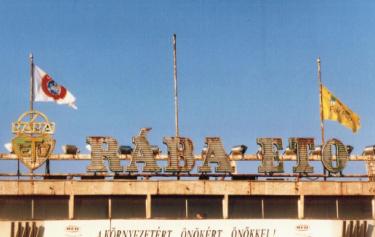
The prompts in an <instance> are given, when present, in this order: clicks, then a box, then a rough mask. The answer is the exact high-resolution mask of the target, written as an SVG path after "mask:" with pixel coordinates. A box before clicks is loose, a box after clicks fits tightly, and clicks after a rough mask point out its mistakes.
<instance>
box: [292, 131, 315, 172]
mask: <svg viewBox="0 0 375 237" xmlns="http://www.w3.org/2000/svg"><path fill="white" fill-rule="evenodd" d="M289 149H291V150H293V151H294V153H295V154H296V156H297V166H294V167H293V173H312V172H314V167H312V166H310V165H309V151H312V150H314V138H301V137H294V138H289Z"/></svg>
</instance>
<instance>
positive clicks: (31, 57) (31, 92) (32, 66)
mask: <svg viewBox="0 0 375 237" xmlns="http://www.w3.org/2000/svg"><path fill="white" fill-rule="evenodd" d="M29 61H30V111H33V110H34V57H33V54H32V53H30V54H29ZM32 117H33V114H32V113H31V114H30V121H31V120H32ZM30 172H31V176H30V179H33V176H32V174H33V173H34V172H33V170H32V169H31V171H30Z"/></svg>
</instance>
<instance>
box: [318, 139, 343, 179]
mask: <svg viewBox="0 0 375 237" xmlns="http://www.w3.org/2000/svg"><path fill="white" fill-rule="evenodd" d="M332 147H334V148H335V154H332ZM334 155H335V156H336V166H334V165H333V156H334ZM348 158H349V154H348V151H347V150H346V146H345V145H344V144H343V143H342V142H341V141H339V140H337V139H335V138H333V139H331V140H329V141H328V142H327V143H326V144H325V145H324V147H323V151H322V162H323V165H324V167H325V168H326V169H327V170H328V171H329V172H331V173H339V172H342V171H343V170H344V168H345V165H346V161H347V160H348Z"/></svg>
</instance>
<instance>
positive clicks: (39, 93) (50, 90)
mask: <svg viewBox="0 0 375 237" xmlns="http://www.w3.org/2000/svg"><path fill="white" fill-rule="evenodd" d="M34 101H42V102H56V103H58V104H68V105H69V106H70V107H72V108H73V109H77V106H76V105H75V101H76V98H75V97H74V96H73V95H72V93H70V92H69V91H68V90H67V89H66V88H65V87H63V86H61V85H59V84H57V83H56V82H55V81H54V80H53V79H52V78H51V77H50V76H49V75H48V74H47V73H46V72H45V71H43V70H42V69H40V68H39V67H38V66H35V67H34Z"/></svg>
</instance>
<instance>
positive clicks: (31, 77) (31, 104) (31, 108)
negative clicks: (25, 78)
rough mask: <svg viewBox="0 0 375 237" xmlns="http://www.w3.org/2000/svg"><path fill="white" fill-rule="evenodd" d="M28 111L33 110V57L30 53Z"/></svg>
mask: <svg viewBox="0 0 375 237" xmlns="http://www.w3.org/2000/svg"><path fill="white" fill-rule="evenodd" d="M29 59H30V111H33V110H34V57H33V54H32V53H30V55H29Z"/></svg>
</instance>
